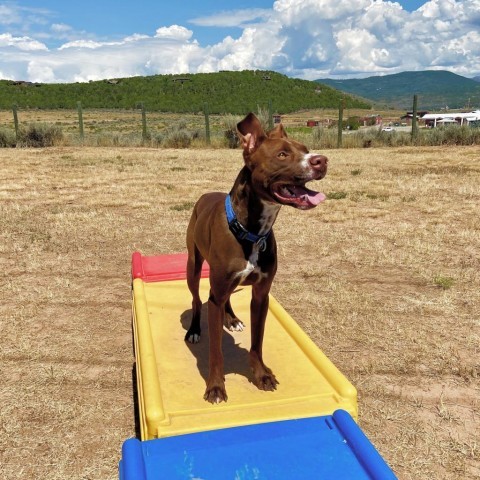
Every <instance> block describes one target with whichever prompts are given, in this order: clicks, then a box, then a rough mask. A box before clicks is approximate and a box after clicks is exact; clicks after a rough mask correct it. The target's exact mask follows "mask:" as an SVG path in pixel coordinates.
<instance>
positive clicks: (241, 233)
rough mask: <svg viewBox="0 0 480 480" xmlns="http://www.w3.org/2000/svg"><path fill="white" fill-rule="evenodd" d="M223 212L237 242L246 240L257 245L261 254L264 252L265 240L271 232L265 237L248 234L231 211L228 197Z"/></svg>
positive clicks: (230, 202) (230, 201)
mask: <svg viewBox="0 0 480 480" xmlns="http://www.w3.org/2000/svg"><path fill="white" fill-rule="evenodd" d="M225 212H226V214H227V222H228V227H229V228H230V231H231V232H232V233H233V234H234V235H235V238H236V239H237V240H239V241H242V240H247V241H249V242H252V243H254V244H255V245H258V247H259V250H260V251H261V252H263V251H265V248H266V247H267V238H268V236H269V235H270V232H271V230H270V231H269V232H268V233H266V234H265V235H256V234H255V233H251V232H249V231H248V230H247V229H246V228H245V227H244V226H243V225H242V224H241V223H240V222H239V221H238V220H237V216H236V215H235V211H234V210H233V206H232V200H231V198H230V195H227V196H226V197H225Z"/></svg>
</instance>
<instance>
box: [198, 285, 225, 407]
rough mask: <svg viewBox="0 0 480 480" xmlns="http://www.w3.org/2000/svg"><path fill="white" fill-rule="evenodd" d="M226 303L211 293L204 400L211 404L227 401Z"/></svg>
mask: <svg viewBox="0 0 480 480" xmlns="http://www.w3.org/2000/svg"><path fill="white" fill-rule="evenodd" d="M224 316H225V301H224V300H223V299H221V298H219V297H218V296H215V294H214V293H213V292H212V291H210V297H209V299H208V338H209V372H208V380H207V389H206V390H205V395H204V396H203V398H204V399H205V400H207V401H208V402H210V403H220V402H226V401H227V398H228V397H227V392H226V390H225V376H224V372H223V353H222V335H223V321H224Z"/></svg>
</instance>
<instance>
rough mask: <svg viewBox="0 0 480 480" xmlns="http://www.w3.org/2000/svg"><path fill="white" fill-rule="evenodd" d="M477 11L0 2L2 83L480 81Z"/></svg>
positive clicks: (456, 0) (479, 0) (359, 5)
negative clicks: (180, 77)
mask: <svg viewBox="0 0 480 480" xmlns="http://www.w3.org/2000/svg"><path fill="white" fill-rule="evenodd" d="M479 27H480V0H401V1H398V2H391V1H387V0H383V1H382V0H269V1H267V0H257V1H253V0H237V1H235V2H233V1H230V0H228V1H223V2H218V0H216V1H214V0H182V1H181V2H176V1H167V2H163V1H158V0H157V1H154V0H144V1H137V2H131V1H121V0H116V1H115V0H96V1H94V0H82V1H81V2H69V1H67V0H62V1H59V0H7V1H2V0H0V78H10V79H23V80H31V81H42V82H57V81H58V82H71V81H88V80H96V79H100V78H111V77H121V76H131V75H149V74H155V73H196V72H209V71H218V70H242V69H268V70H276V71H279V72H280V73H284V74H286V75H289V76H293V77H299V78H307V79H315V78H325V77H330V78H354V77H366V76H371V75H384V74H389V73H397V72H399V71H405V70H425V69H439V70H440V69H445V70H450V71H453V72H456V73H459V74H462V75H465V76H473V75H478V74H479V73H480V60H479V56H480V55H479V54H480V34H479V31H480V28H479Z"/></svg>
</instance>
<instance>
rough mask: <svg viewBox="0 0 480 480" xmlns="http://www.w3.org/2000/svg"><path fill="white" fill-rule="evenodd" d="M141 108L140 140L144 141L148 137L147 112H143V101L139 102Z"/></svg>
mask: <svg viewBox="0 0 480 480" xmlns="http://www.w3.org/2000/svg"><path fill="white" fill-rule="evenodd" d="M140 107H141V109H142V140H143V141H144V142H145V141H146V140H147V137H148V133H147V113H146V112H145V105H144V104H143V102H142V103H141V104H140Z"/></svg>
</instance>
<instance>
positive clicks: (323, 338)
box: [0, 119, 480, 480]
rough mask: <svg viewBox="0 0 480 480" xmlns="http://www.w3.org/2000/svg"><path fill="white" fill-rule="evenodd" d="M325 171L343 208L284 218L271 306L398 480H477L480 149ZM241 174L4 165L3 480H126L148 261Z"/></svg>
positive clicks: (120, 158) (374, 155)
mask: <svg viewBox="0 0 480 480" xmlns="http://www.w3.org/2000/svg"><path fill="white" fill-rule="evenodd" d="M73 121H74V119H72V122H73ZM326 153H327V155H328V156H329V157H330V171H329V174H328V175H327V177H326V178H325V179H324V180H323V181H322V182H321V183H319V184H318V188H320V189H323V191H324V192H325V193H326V194H327V195H328V197H329V199H328V200H327V201H326V202H325V203H324V204H323V205H321V206H319V207H318V208H317V209H315V210H313V211H310V212H298V211H295V210H293V209H288V208H284V209H283V210H282V212H281V214H280V216H279V220H278V222H277V224H276V229H275V231H276V236H277V239H278V243H279V272H278V274H277V278H276V281H275V283H274V292H273V293H274V294H275V295H276V297H277V298H278V299H279V300H280V302H281V303H282V304H283V305H284V306H285V307H286V309H287V310H288V311H289V312H290V313H291V314H292V315H293V317H294V318H296V319H297V320H298V321H299V323H300V324H301V325H302V326H303V328H304V329H305V330H306V331H307V332H308V333H309V335H310V336H311V337H312V338H313V340H314V341H315V342H316V343H317V344H318V345H319V346H320V347H321V348H322V349H323V350H324V351H325V353H326V354H327V355H328V356H329V357H330V358H331V359H332V360H333V361H334V362H335V363H336V365H337V366H338V367H339V368H340V369H341V370H342V371H343V372H344V373H345V374H346V375H347V377H349V378H350V379H351V381H352V382H353V383H354V384H355V385H356V386H357V388H358V390H359V405H360V424H361V426H362V428H363V429H364V430H365V432H366V433H367V434H368V436H369V437H370V438H371V439H372V441H373V442H374V443H375V445H376V446H377V447H378V449H379V451H380V452H381V454H382V455H383V456H384V457H385V459H386V460H387V461H388V462H389V464H390V465H391V466H392V467H393V469H394V470H395V472H396V473H397V474H398V476H399V478H400V479H415V480H418V479H420V480H421V479H425V480H426V479H430V478H442V479H447V480H448V479H451V480H454V479H455V480H456V479H459V478H462V479H474V478H478V476H479V475H480V458H479V450H478V444H479V433H478V432H479V431H480V418H479V413H478V412H479V408H478V407H479V405H478V398H479V397H478V394H479V370H480V365H479V358H480V356H479V353H480V352H479V345H480V341H479V340H480V335H479V327H480V317H479V313H478V312H479V311H480V293H479V292H480V289H479V285H480V281H479V280H480V273H479V272H480V247H479V242H478V239H479V238H480V217H479V215H478V212H479V209H480V191H479V188H478V185H479V184H480V163H479V160H480V155H479V154H478V149H477V148H473V147H472V148H469V147H465V148H457V147H451V148H421V149H420V148H418V149H415V148H398V149H391V150H387V149H374V150H372V149H368V150H364V149H359V150H348V151H343V150H334V151H330V152H326ZM240 166H241V154H240V152H239V151H238V150H233V151H232V150H182V151H179V150H162V151H158V150H154V149H146V148H144V149H141V150H136V149H128V148H123V149H120V148H118V149H115V148H109V149H102V148H73V147H72V148H66V147H64V148H54V149H48V150H42V149H36V150H33V149H22V150H15V151H12V150H0V170H1V178H2V183H1V184H0V200H1V201H0V236H1V242H0V266H1V267H2V269H1V270H2V274H1V275H2V283H3V288H2V289H1V291H0V297H1V301H0V310H1V315H0V322H1V329H2V334H3V340H2V349H1V352H0V360H1V363H0V371H1V375H2V389H1V390H0V412H1V417H0V418H1V424H0V426H1V430H2V435H1V436H0V477H1V478H4V479H6V480H9V479H12V480H13V479H17V478H49V479H51V480H56V479H65V478H68V479H88V478H91V479H93V478H95V479H96V478H102V479H115V478H117V472H116V468H117V462H118V460H119V457H120V447H121V444H122V442H123V440H124V439H126V438H128V437H131V436H134V435H135V425H134V411H133V391H132V390H133V389H132V366H133V356H132V345H131V343H132V339H131V329H130V276H129V269H130V255H131V253H132V251H134V250H137V249H138V250H141V251H142V252H143V253H144V254H158V253H169V252H177V251H183V250H184V248H185V247H184V235H185V230H186V225H187V222H188V218H189V215H190V209H191V206H192V205H193V203H194V202H195V200H196V199H197V198H198V197H199V195H200V194H201V193H204V192H206V191H211V190H220V191H228V190H229V189H230V188H231V185H232V183H233V180H234V178H235V176H236V173H237V172H238V170H239V168H240ZM207 172H208V173H207ZM354 172H355V173H354ZM314 188H315V187H314ZM335 194H336V195H335ZM335 197H337V198H335ZM267 335H268V326H267Z"/></svg>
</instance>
